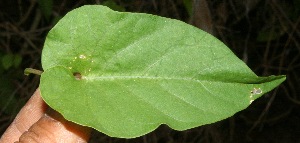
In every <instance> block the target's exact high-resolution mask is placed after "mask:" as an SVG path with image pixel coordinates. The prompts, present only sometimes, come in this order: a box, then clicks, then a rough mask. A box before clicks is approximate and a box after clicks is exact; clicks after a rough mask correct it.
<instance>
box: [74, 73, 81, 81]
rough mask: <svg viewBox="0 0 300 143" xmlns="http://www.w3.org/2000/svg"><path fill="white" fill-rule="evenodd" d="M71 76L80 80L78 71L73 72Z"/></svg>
mask: <svg viewBox="0 0 300 143" xmlns="http://www.w3.org/2000/svg"><path fill="white" fill-rule="evenodd" d="M73 76H74V77H75V79H76V80H81V74H80V73H79V72H74V73H73Z"/></svg>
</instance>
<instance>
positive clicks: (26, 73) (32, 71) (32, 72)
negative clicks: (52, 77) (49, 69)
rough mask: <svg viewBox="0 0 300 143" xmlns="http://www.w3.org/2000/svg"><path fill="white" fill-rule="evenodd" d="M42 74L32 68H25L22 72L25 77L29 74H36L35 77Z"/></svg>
mask: <svg viewBox="0 0 300 143" xmlns="http://www.w3.org/2000/svg"><path fill="white" fill-rule="evenodd" d="M42 73H43V71H40V70H36V69H33V68H26V69H25V70H24V74H25V75H27V76H28V75H29V74H36V75H41V74H42Z"/></svg>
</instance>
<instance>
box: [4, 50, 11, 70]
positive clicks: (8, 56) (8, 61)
mask: <svg viewBox="0 0 300 143" xmlns="http://www.w3.org/2000/svg"><path fill="white" fill-rule="evenodd" d="M13 61H14V55H13V54H6V55H4V56H3V57H2V66H3V68H4V69H5V70H7V69H9V68H10V67H11V66H13V64H14V62H13Z"/></svg>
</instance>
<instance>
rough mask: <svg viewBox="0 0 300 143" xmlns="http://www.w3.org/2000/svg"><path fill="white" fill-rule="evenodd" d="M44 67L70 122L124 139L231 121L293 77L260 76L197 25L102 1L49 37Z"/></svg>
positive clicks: (51, 94) (48, 90)
mask: <svg viewBox="0 0 300 143" xmlns="http://www.w3.org/2000/svg"><path fill="white" fill-rule="evenodd" d="M70 23H71V24H70ZM53 53H55V54H53ZM42 65H43V68H44V73H43V74H42V75H41V86H40V88H41V95H42V97H43V99H44V100H45V101H46V103H47V104H49V105H50V106H51V107H52V108H53V109H55V110H57V111H59V112H60V113H62V114H63V116H64V117H65V118H66V119H68V120H71V121H73V122H76V123H79V124H82V125H85V126H90V127H93V128H95V129H97V130H99V131H101V132H104V133H105V134H108V135H110V136H114V137H123V138H132V137H137V136H141V135H143V134H146V133H148V132H150V131H152V130H154V129H155V128H157V127H158V126H159V125H160V124H167V125H169V126H170V127H171V128H173V129H176V130H185V129H189V128H193V127H196V126H199V125H203V124H208V123H213V122H215V121H218V120H221V119H225V118H227V117H229V116H232V115H233V114H234V113H236V112H238V111H240V110H242V109H244V108H246V107H247V106H249V104H250V103H251V102H252V101H253V100H255V99H256V98H258V97H260V96H261V95H262V94H264V93H266V92H268V91H270V90H271V89H273V88H274V87H276V86H277V85H279V84H280V83H281V82H283V81H284V80H285V77H284V76H279V77H274V76H271V77H265V78H263V77H257V76H256V75H255V74H254V73H253V72H252V71H251V70H250V69H249V68H248V67H247V66H246V65H245V64H244V63H243V62H242V61H241V60H239V59H238V58H237V57H236V56H235V55H234V54H233V53H232V52H231V51H230V50H229V49H228V48H227V47H226V46H225V45H224V44H223V43H222V42H220V41H219V40H217V39H216V38H214V37H213V36H211V35H209V34H207V33H205V32H203V31H201V30H199V29H197V28H195V27H193V26H190V25H187V24H185V23H183V22H180V21H177V20H172V19H167V18H162V17H158V16H153V15H148V14H132V13H120V12H115V11H111V10H110V9H108V8H106V7H102V6H84V7H81V8H79V9H76V10H74V11H72V12H71V13H69V14H67V15H66V16H65V17H64V18H63V19H62V20H61V21H60V22H59V23H58V24H57V25H56V26H55V27H54V28H53V29H52V30H51V31H50V32H49V34H48V36H47V39H46V42H45V47H44V49H43V53H42ZM77 72H78V73H80V74H81V79H80V80H76V79H75V78H74V76H73V73H77ZM254 89H255V91H261V92H253V90H254ZM253 93H255V94H253ZM62 95H63V96H62ZM74 108H76V110H75V111H74Z"/></svg>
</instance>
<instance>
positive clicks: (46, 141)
mask: <svg viewBox="0 0 300 143" xmlns="http://www.w3.org/2000/svg"><path fill="white" fill-rule="evenodd" d="M90 133H91V129H90V128H88V127H84V126H80V125H78V124H75V123H73V122H70V121H67V120H66V119H64V118H63V117H62V116H61V115H60V114H59V113H58V112H56V111H54V110H52V109H51V108H49V107H48V106H47V105H46V103H45V102H44V101H43V99H42V98H41V96H40V91H39V89H37V90H36V92H35V93H34V94H33V95H32V97H31V98H30V99H29V101H28V102H27V103H26V105H25V106H24V107H23V108H22V109H21V111H20V112H19V113H18V115H17V116H16V118H15V119H14V121H13V122H12V123H11V125H10V126H9V127H8V128H7V130H6V131H5V132H4V134H3V135H2V137H1V139H0V143H59V142H64V143H86V142H88V140H89V138H90Z"/></svg>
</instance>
